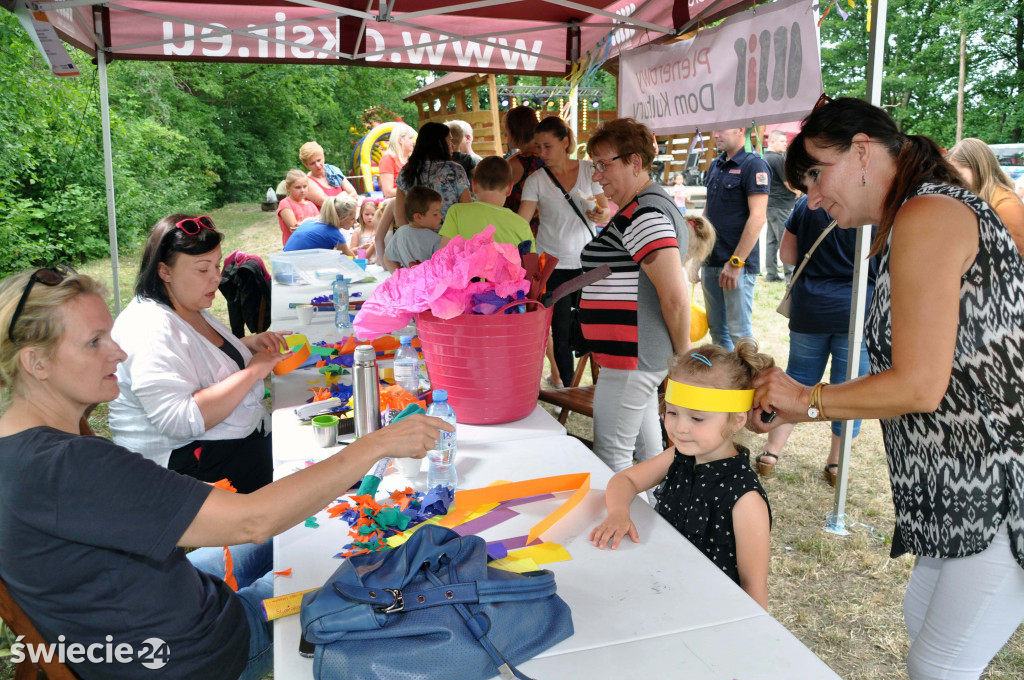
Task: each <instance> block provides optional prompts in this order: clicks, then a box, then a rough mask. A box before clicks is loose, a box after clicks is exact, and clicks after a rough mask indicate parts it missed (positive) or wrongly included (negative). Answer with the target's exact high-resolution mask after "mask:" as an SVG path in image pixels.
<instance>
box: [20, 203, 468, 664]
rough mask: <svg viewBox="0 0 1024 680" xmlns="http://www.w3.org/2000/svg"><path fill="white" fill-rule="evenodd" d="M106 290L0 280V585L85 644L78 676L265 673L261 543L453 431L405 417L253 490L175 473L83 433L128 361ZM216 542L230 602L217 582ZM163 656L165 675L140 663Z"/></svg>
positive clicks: (23, 277) (58, 277)
mask: <svg viewBox="0 0 1024 680" xmlns="http://www.w3.org/2000/svg"><path fill="white" fill-rule="evenodd" d="M171 224H172V226H173V224H174V223H171ZM204 232H205V230H204ZM204 236H205V234H204ZM186 256H187V255H180V256H179V257H186ZM105 295H106V291H105V290H104V289H103V288H102V287H101V286H100V285H99V284H97V283H96V282H95V281H93V280H92V279H90V278H89V277H87V276H79V275H75V274H74V273H73V272H71V271H70V270H68V269H65V268H58V269H53V270H39V271H37V272H34V273H31V274H30V273H28V272H24V273H21V274H15V275H12V276H9V277H7V278H6V279H5V280H3V281H2V282H0V327H2V328H3V329H4V331H3V333H2V335H0V386H2V388H3V390H4V392H5V395H4V396H5V397H8V398H9V403H8V405H7V409H6V411H5V412H4V414H3V416H2V417H0V579H2V580H3V581H4V582H5V583H6V585H7V588H8V589H9V590H10V592H11V596H12V597H13V599H14V600H15V601H16V602H17V603H18V605H19V606H20V607H21V608H22V609H23V610H24V611H25V613H26V614H27V615H28V618H29V619H30V620H31V621H32V623H33V624H34V625H35V627H36V628H37V629H38V630H39V632H40V633H41V634H42V636H43V638H44V639H45V640H46V642H47V643H50V644H51V645H52V644H56V643H57V642H58V640H59V641H60V642H62V643H63V644H64V646H65V647H66V648H67V649H68V650H69V654H68V656H69V659H70V658H72V655H71V650H72V649H74V648H75V646H76V645H81V646H82V647H81V648H82V649H84V650H89V653H88V655H85V654H83V655H82V656H86V658H85V659H83V660H82V661H80V662H79V661H75V662H71V661H69V662H68V665H69V666H70V667H71V670H72V671H73V672H74V673H75V674H77V675H78V676H79V677H81V678H89V679H94V678H126V679H128V678H143V677H146V676H147V675H149V674H150V673H154V672H156V673H157V674H158V675H159V674H161V673H162V675H161V676H160V677H174V678H228V679H232V678H242V679H243V680H259V679H260V678H263V677H264V676H265V675H266V674H267V673H268V672H269V671H270V669H271V667H272V665H273V646H272V642H273V632H272V626H271V624H270V623H267V621H266V620H265V618H264V615H263V611H262V600H263V599H265V598H268V597H272V596H273V578H274V577H273V574H272V572H271V568H272V562H273V551H272V546H271V543H270V541H269V540H268V539H269V538H270V537H271V536H275V535H277V534H279V533H281V532H282V531H285V530H286V529H288V528H290V527H292V526H294V525H295V524H297V523H299V522H302V521H303V520H304V519H305V518H306V517H309V516H310V515H312V514H314V513H316V512H318V511H319V510H322V509H323V508H324V507H325V506H326V505H327V504H328V503H330V502H332V501H333V500H334V499H335V498H337V497H338V495H339V494H342V493H344V492H345V490H346V489H348V488H349V487H350V486H351V485H352V484H353V483H354V482H356V481H358V479H359V478H360V476H361V475H362V474H363V473H365V471H366V470H368V469H370V468H372V467H373V466H374V464H375V463H376V461H378V460H379V459H380V458H381V457H383V456H403V457H404V456H411V457H418V458H422V457H424V455H425V454H426V451H427V450H428V449H429V448H431V447H432V446H433V443H434V442H435V441H436V438H437V436H438V429H443V430H449V431H450V430H452V429H453V428H452V427H451V426H450V425H448V424H447V423H445V422H443V421H441V420H439V419H436V418H427V417H426V416H414V417H412V418H407V419H405V420H403V421H400V422H398V423H396V424H394V425H390V426H388V427H386V428H384V429H382V430H379V431H378V432H375V433H373V434H371V435H369V436H368V437H364V438H361V439H360V440H359V441H358V442H356V443H354V444H351V445H350V446H348V447H346V448H345V449H344V454H343V455H336V456H333V457H331V458H328V459H327V460H325V461H323V462H321V463H319V464H317V465H315V466H312V467H310V468H306V469H303V470H299V471H298V472H296V473H295V474H292V475H289V476H287V477H285V478H284V479H281V480H280V481H277V482H275V483H273V484H270V485H268V486H266V487H263V488H262V489H260V490H258V491H255V492H254V493H252V494H234V493H230V492H228V491H224V490H223V489H219V488H216V487H214V486H212V485H210V484H204V483H202V482H200V481H198V480H195V479H192V478H191V477H185V476H182V475H178V474H175V473H173V472H171V471H170V470H167V469H165V468H162V467H160V466H158V465H155V464H154V463H153V462H152V461H149V460H146V459H145V458H143V457H142V456H139V455H137V454H135V453H132V452H131V451H129V450H127V449H125V448H123V447H120V446H118V445H116V444H113V443H111V442H109V441H107V440H105V439H101V438H99V437H91V436H82V435H81V434H80V432H81V423H82V422H83V416H84V414H85V412H86V409H87V408H89V407H90V405H92V404H95V403H98V402H103V401H108V400H111V399H114V398H115V397H117V395H118V380H117V377H116V376H115V370H116V367H117V365H118V364H119V363H120V362H122V361H124V360H125V358H126V354H125V352H124V351H122V350H121V348H120V347H118V345H117V343H116V342H114V340H113V338H112V336H111V330H112V327H113V321H112V320H111V318H110V312H109V310H108V309H107V304H106V302H105V300H104V296H105ZM157 332H158V331H154V334H156V333H157ZM261 389H262V388H261ZM201 546H213V547H201ZM222 546H230V553H231V558H232V562H233V564H234V573H233V576H234V578H235V580H236V581H237V586H238V589H237V592H233V591H232V589H231V588H229V587H228V586H227V585H225V583H224V580H223V579H224V578H225V571H224V565H225V559H226V556H225V553H224V549H223V547H222ZM181 547H198V548H199V549H198V550H193V551H192V552H190V553H189V554H188V555H186V554H185V552H184V550H181V549H179V548H181ZM151 638H159V640H161V641H162V642H163V646H162V647H160V648H153V646H152V642H151V641H150V639H151ZM122 645H129V648H130V649H131V650H133V651H134V654H127V655H125V654H124V653H123V651H122V649H123V648H122ZM147 646H148V648H149V649H150V650H151V652H152V654H153V655H152V656H151V657H149V658H148V659H147V657H146V656H145V655H144V654H143V650H144V649H146V648H147ZM96 649H100V650H102V649H107V650H110V649H115V650H118V651H117V652H116V654H117V658H116V659H114V660H113V661H111V660H110V658H111V657H109V656H105V655H104V654H103V653H102V652H100V653H99V654H96V653H95V650H96ZM289 651H291V650H289ZM109 653H110V652H109V651H108V654H109ZM158 660H159V661H164V662H165V666H164V668H163V669H162V671H154V670H151V669H150V668H149V667H147V666H144V665H143V664H144V663H146V664H147V665H152V662H153V661H158Z"/></svg>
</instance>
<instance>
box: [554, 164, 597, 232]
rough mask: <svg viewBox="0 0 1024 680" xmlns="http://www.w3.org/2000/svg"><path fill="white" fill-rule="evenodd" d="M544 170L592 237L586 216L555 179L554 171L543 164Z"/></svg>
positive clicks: (592, 230) (591, 230) (591, 229)
mask: <svg viewBox="0 0 1024 680" xmlns="http://www.w3.org/2000/svg"><path fill="white" fill-rule="evenodd" d="M544 172H546V173H548V177H550V178H551V182H552V183H553V184H554V185H555V186H556V187H558V190H559V191H561V192H562V197H563V198H565V200H566V201H568V202H569V205H571V206H572V210H573V212H574V213H576V216H577V217H579V218H580V219H581V220H583V226H584V227H586V228H587V231H589V232H590V238H594V229H593V227H591V226H590V222H589V221H588V220H587V218H586V217H584V216H583V213H582V212H581V211H580V207H579V206H578V205H576V201H574V200H572V197H571V196H569V192H567V191H566V190H565V189H563V188H562V184H561V183H560V182H559V181H558V180H557V179H555V173H553V172H551V168H549V167H548V166H546V165H545V166H544Z"/></svg>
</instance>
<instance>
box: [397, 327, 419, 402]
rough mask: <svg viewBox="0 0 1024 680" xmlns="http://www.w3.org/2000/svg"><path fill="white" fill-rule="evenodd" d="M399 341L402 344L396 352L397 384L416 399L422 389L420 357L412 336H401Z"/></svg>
mask: <svg viewBox="0 0 1024 680" xmlns="http://www.w3.org/2000/svg"><path fill="white" fill-rule="evenodd" d="M398 341H399V342H400V343H402V344H401V346H400V347H399V348H398V351H396V352H395V361H394V367H395V368H394V371H395V384H396V385H398V386H399V387H401V388H402V389H403V390H405V391H406V392H408V393H409V394H411V395H412V396H414V397H415V396H416V394H417V392H419V389H420V355H419V354H418V353H417V352H416V350H415V349H414V348H413V346H412V336H411V335H401V336H399V338H398Z"/></svg>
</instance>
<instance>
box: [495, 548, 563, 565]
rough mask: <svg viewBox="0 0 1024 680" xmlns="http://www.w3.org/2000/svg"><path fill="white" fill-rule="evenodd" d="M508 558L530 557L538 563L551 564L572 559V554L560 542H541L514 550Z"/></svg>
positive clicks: (521, 558) (522, 558)
mask: <svg viewBox="0 0 1024 680" xmlns="http://www.w3.org/2000/svg"><path fill="white" fill-rule="evenodd" d="M508 558H511V559H514V560H524V559H529V560H533V561H534V562H536V563H537V564H550V563H551V562H565V561H567V560H571V559H572V555H570V554H569V551H568V550H566V549H565V548H563V547H562V546H561V545H559V544H558V543H541V544H540V545H531V546H529V547H526V548H520V549H519V550H513V551H512V552H510V553H509V554H508Z"/></svg>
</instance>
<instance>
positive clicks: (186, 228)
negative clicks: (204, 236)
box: [174, 215, 217, 236]
mask: <svg viewBox="0 0 1024 680" xmlns="http://www.w3.org/2000/svg"><path fill="white" fill-rule="evenodd" d="M174 226H176V227H177V228H178V229H181V230H182V231H183V232H185V233H186V234H188V235H189V236H195V235H196V234H198V233H199V230H200V229H209V230H210V231H217V227H215V226H213V220H211V219H210V218H209V217H207V216H206V215H200V216H199V217H188V218H186V219H183V220H182V221H181V222H175V223H174Z"/></svg>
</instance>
